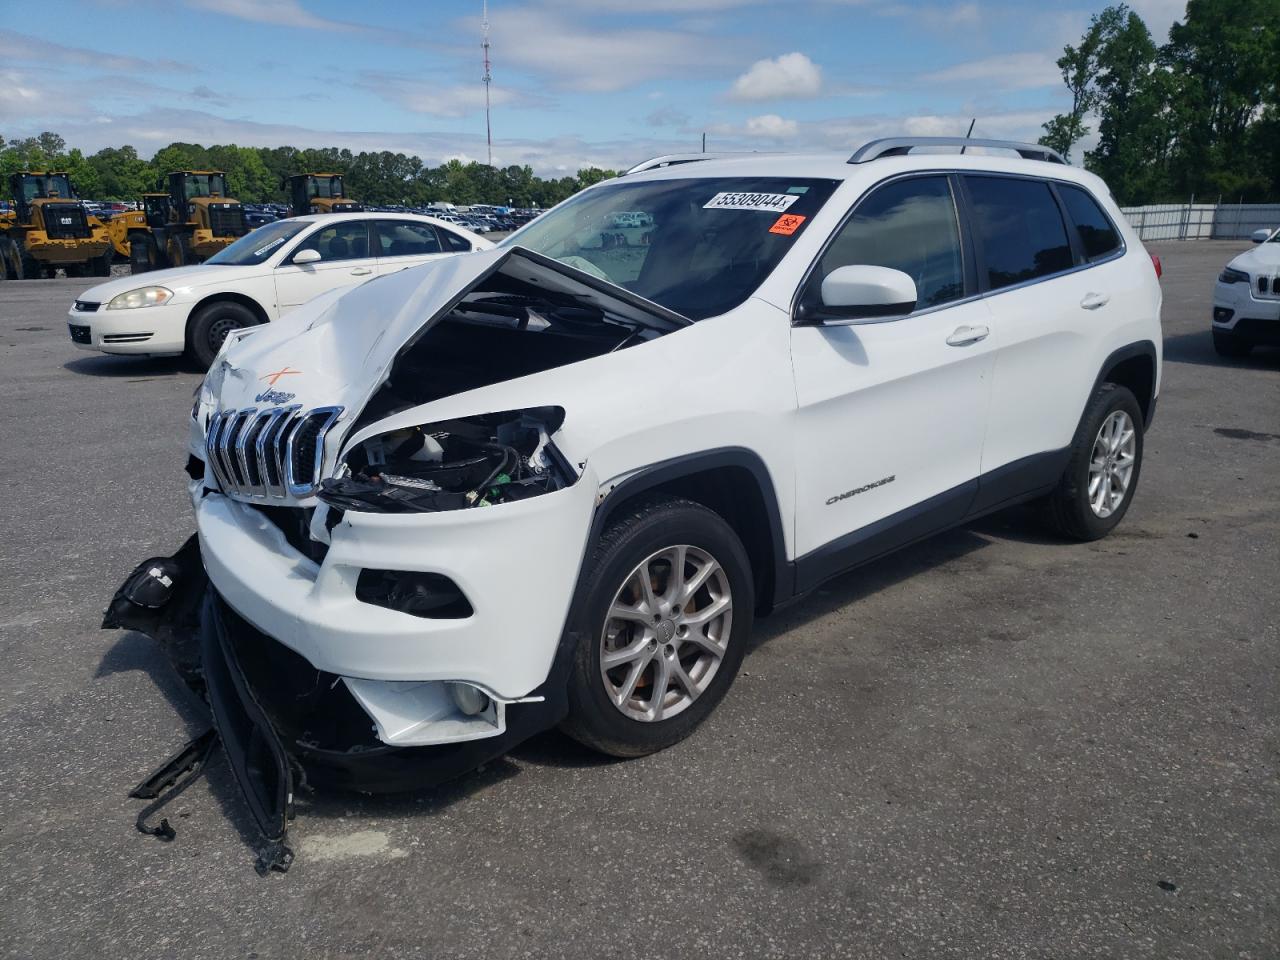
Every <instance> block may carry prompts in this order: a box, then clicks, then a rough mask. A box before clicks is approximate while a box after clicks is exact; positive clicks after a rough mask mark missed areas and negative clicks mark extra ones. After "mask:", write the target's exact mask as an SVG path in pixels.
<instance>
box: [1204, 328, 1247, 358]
mask: <svg viewBox="0 0 1280 960" xmlns="http://www.w3.org/2000/svg"><path fill="white" fill-rule="evenodd" d="M1213 349H1214V352H1216V353H1217V354H1218V356H1220V357H1228V358H1230V359H1232V360H1240V359H1243V358H1244V357H1247V356H1248V355H1249V352H1250V351H1251V350H1253V344H1251V343H1249V342H1248V341H1247V340H1241V339H1240V338H1239V337H1237V336H1236V335H1235V334H1234V333H1227V332H1225V331H1223V330H1215V331H1213Z"/></svg>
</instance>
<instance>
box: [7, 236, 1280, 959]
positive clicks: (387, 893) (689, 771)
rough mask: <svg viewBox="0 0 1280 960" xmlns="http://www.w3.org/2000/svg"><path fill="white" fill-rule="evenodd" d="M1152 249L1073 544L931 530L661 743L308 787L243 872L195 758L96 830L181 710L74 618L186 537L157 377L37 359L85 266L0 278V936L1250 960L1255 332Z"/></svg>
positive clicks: (998, 520) (135, 661) (991, 522)
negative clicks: (1082, 525) (695, 722)
mask: <svg viewBox="0 0 1280 960" xmlns="http://www.w3.org/2000/svg"><path fill="white" fill-rule="evenodd" d="M1152 249H1153V251H1154V252H1158V253H1159V254H1161V256H1162V257H1163V258H1164V263H1165V270H1166V274H1165V281H1164V289H1165V336H1166V340H1165V360H1166V366H1165V384H1164V391H1163V396H1162V398H1161V401H1160V406H1159V412H1158V415H1157V417H1156V422H1155V426H1154V428H1153V430H1152V432H1151V434H1150V435H1149V437H1148V441H1147V450H1146V452H1147V460H1146V464H1145V468H1144V470H1143V474H1142V485H1141V489H1140V491H1139V493H1138V496H1137V499H1136V501H1135V503H1134V506H1133V509H1132V510H1131V511H1130V513H1129V515H1128V517H1127V518H1126V519H1125V521H1124V523H1123V524H1122V525H1121V527H1120V528H1119V530H1118V531H1117V532H1116V533H1115V534H1114V535H1113V536H1112V537H1110V538H1109V539H1107V540H1104V541H1102V542H1099V543H1095V544H1089V545H1076V544H1064V543H1061V542H1055V541H1054V540H1052V539H1051V538H1049V537H1046V536H1044V535H1043V534H1042V533H1041V532H1040V531H1039V530H1038V528H1037V527H1035V526H1034V524H1032V523H1031V522H1030V518H1029V517H1028V516H1027V515H1026V514H1024V513H1023V512H1021V511H1013V512H1010V513H1006V514H1001V515H998V516H996V517H993V518H990V519H988V520H986V521H983V522H982V523H980V524H978V525H976V526H971V527H968V528H965V529H961V530H957V531H955V532H952V533H949V534H946V535H944V536H941V537H938V538H936V539H934V540H932V541H929V542H927V543H924V544H921V545H919V546H916V547H914V548H911V549H909V550H907V551H905V552H902V553H900V554H898V555H896V556H894V557H892V558H890V559H887V560H884V561H881V562H879V563H876V564H874V565H872V566H870V567H868V568H865V569H863V570H861V571H858V572H856V573H854V574H851V575H848V576H845V577H843V578H841V579H839V580H836V581H834V582H832V583H830V584H828V585H827V587H825V588H824V589H822V590H820V591H819V592H818V593H817V594H815V595H814V596H812V597H810V598H809V599H808V600H806V601H804V602H802V603H800V604H798V605H796V606H794V607H792V608H790V609H788V610H787V611H785V612H784V613H782V614H780V615H777V616H775V617H773V618H770V619H769V620H767V621H764V622H763V623H761V624H760V629H759V637H758V643H757V645H756V647H755V649H754V650H753V652H752V653H751V654H750V655H749V657H748V659H747V662H746V664H745V667H744V673H743V674H742V676H741V677H740V679H739V681H738V683H737V684H736V686H735V688H734V689H733V691H732V692H731V693H730V695H729V696H728V698H727V699H726V701H725V702H724V704H723V705H722V706H721V707H720V709H719V710H718V711H717V713H716V714H715V715H714V716H713V717H712V718H711V720H710V721H709V722H708V723H707V724H706V726H705V727H704V728H703V729H702V730H701V731H700V732H699V733H698V734H696V735H695V736H694V737H693V738H691V739H690V740H688V741H686V742H685V743H683V744H681V745H679V746H678V747H676V748H674V749H672V750H669V751H667V752H665V753H662V754H660V755H657V756H653V757H649V758H645V759H642V760H636V761H631V762H625V763H623V762H604V761H601V760H599V759H597V758H595V757H593V756H591V755H589V754H587V753H585V752H584V751H582V750H581V749H579V748H578V747H576V746H574V745H573V744H572V743H570V742H568V741H567V740H565V739H564V738H562V737H560V736H559V735H554V734H553V735H546V736H543V737H540V738H538V739H537V740H535V741H533V742H531V743H529V744H527V745H526V746H525V747H523V748H521V749H520V750H519V751H517V752H516V753H515V754H514V755H513V756H511V757H509V758H507V759H505V760H502V761H499V762H496V763H493V764H490V765H489V766H488V767H487V768H486V769H485V770H483V771H481V772H480V773H477V774H475V775H473V776H471V777H469V778H467V779H466V780H464V781H462V782H460V783H458V784H456V785H453V786H450V787H448V788H445V789H442V790H438V791H435V792H432V793H426V794H422V795H417V796H405V797H399V798H390V799H386V798H383V799H368V798H362V797H359V796H344V795H326V796H321V797H316V798H311V799H309V800H307V801H305V803H304V806H303V809H302V810H301V811H300V814H299V817H298V819H297V821H296V822H295V824H294V827H293V830H292V833H291V838H292V841H293V843H294V845H295V847H296V848H297V850H298V861H297V863H296V865H295V866H294V868H293V870H292V871H291V872H290V873H289V874H288V875H285V876H280V875H274V876H271V877H268V878H265V879H263V878H259V877H258V876H256V875H255V874H254V872H253V869H252V866H251V863H252V859H253V854H252V850H251V848H250V846H249V841H250V840H251V831H250V825H249V822H248V819H247V816H246V815H245V814H244V812H243V811H242V810H241V807H240V801H239V796H238V793H237V791H236V788H235V786H234V784H233V783H232V782H231V779H230V775H229V773H228V771H227V769H226V767H225V765H224V764H223V763H222V762H221V761H219V762H217V763H215V764H214V765H213V767H212V769H211V772H210V776H209V777H208V778H207V779H206V780H203V781H201V782H198V783H197V784H196V785H195V786H194V787H192V788H191V789H190V790H189V791H188V792H187V793H186V794H184V795H183V796H182V797H181V798H180V799H179V800H177V801H176V802H175V803H174V804H173V805H172V806H171V807H170V808H169V811H168V812H169V814H170V817H171V819H172V820H173V822H174V823H175V825H176V827H177V830H178V837H177V839H176V840H175V841H174V842H172V843H168V844H165V843H160V842H158V841H156V840H154V839H151V838H149V837H144V836H142V835H140V834H138V833H137V832H135V830H134V827H133V818H134V816H135V814H136V813H137V810H138V808H139V806H140V804H139V803H138V802H136V801H131V800H128V799H127V798H126V793H127V792H128V790H129V789H130V788H131V787H132V786H133V784H134V783H136V782H137V781H138V780H139V779H140V778H141V777H142V776H143V775H144V774H145V773H146V772H148V771H149V770H150V769H151V768H152V767H153V766H154V765H155V764H156V763H158V762H159V761H161V760H162V759H163V758H164V757H165V756H167V755H168V754H169V753H170V752H171V751H172V750H174V749H175V748H177V747H178V746H179V745H181V744H182V743H183V742H184V741H185V740H186V739H187V738H188V737H189V736H191V735H193V734H194V733H196V732H198V729H197V726H198V723H199V714H198V713H197V712H196V710H194V709H193V704H192V703H191V701H190V700H189V699H188V695H187V694H186V692H185V690H184V688H183V687H182V686H181V685H180V683H179V682H178V681H177V679H176V677H175V676H174V675H173V674H172V673H171V672H170V671H169V669H168V667H167V666H166V664H165V662H164V661H163V659H162V657H161V656H160V655H159V654H158V652H157V651H156V650H155V649H153V647H152V645H151V643H150V642H149V641H147V640H146V639H145V638H143V637H141V636H139V635H137V634H131V633H122V632H103V631H101V630H99V629H98V628H97V625H98V621H99V618H100V617H101V613H102V610H103V608H104V606H105V604H106V601H107V599H108V598H109V597H110V595H111V593H112V591H113V590H114V589H115V588H116V586H117V585H118V584H119V582H120V581H121V579H122V578H123V576H124V574H125V573H126V572H128V570H129V569H130V568H132V566H133V565H134V564H135V563H136V562H137V561H139V560H140V559H141V558H143V557H144V556H147V555H151V554H155V553H167V552H170V550H172V549H173V548H176V547H177V545H178V544H179V543H181V541H182V540H183V539H184V538H185V537H186V536H187V534H188V533H189V531H190V528H191V515H190V509H189V506H188V504H187V503H186V502H185V498H184V493H183V484H182V480H183V477H182V474H181V466H182V463H183V461H184V459H185V457H184V453H183V438H184V436H185V431H186V427H185V420H186V415H187V411H188V409H189V403H190V395H191V391H192V389H193V388H194V387H195V385H196V382H197V379H198V378H197V375H196V374H195V373H193V372H192V371H191V370H189V369H186V368H184V367H183V366H182V364H181V363H179V362H177V361H160V360H147V359H125V358H112V357H103V356H99V355H96V354H88V353H82V352H79V351H77V350H76V349H74V348H73V347H72V345H71V344H70V343H69V342H68V339H67V334H66V327H65V311H66V308H67V306H68V304H69V303H70V301H71V299H72V298H73V297H74V295H75V294H76V293H77V292H78V291H80V290H83V289H84V288H85V287H87V286H88V285H89V283H88V282H87V281H75V280H50V281H32V282H23V283H5V284H3V285H0V451H3V456H2V457H0V484H2V485H3V489H4V490H5V491H6V493H5V496H4V497H3V498H0V651H3V667H4V669H3V671H0V771H2V772H3V786H2V787H0V867H2V869H0V955H3V956H6V957H22V958H34V957H67V956H94V957H136V956H157V957H160V956H173V957H185V958H197V957H210V958H228V957H255V956H257V957H274V956H303V955H306V956H310V957H328V956H338V955H343V956H345V955H377V956H387V957H389V956H397V957H398V956H423V957H426V956H449V957H457V958H462V957H486V958H494V957H504V958H505V957H548V956H566V957H592V958H595V957H637V958H638V957H688V956H691V955H695V954H698V955H703V956H713V955H714V956H751V957H799V956H832V957H836V956H838V957H877V958H883V957H899V956H902V957H920V956H929V957H965V958H973V957H983V958H999V957H1027V956H1044V957H1073V958H1080V957H1126V958H1135V957H1151V958H1161V960H1163V958H1170V957H1231V958H1241V957H1253V958H1263V957H1276V956H1277V954H1280V904H1277V898H1278V895H1280V777H1278V763H1277V761H1278V751H1280V743H1278V732H1280V725H1278V724H1277V716H1278V714H1280V707H1278V705H1277V704H1278V701H1277V694H1278V693H1280V689H1278V688H1280V683H1278V680H1277V668H1278V667H1280V652H1278V650H1277V641H1278V639H1280V638H1278V637H1277V626H1276V624H1277V612H1278V605H1280V604H1278V601H1277V582H1278V579H1277V570H1280V506H1278V505H1277V497H1276V495H1277V488H1278V481H1280V352H1276V351H1271V352H1266V353H1258V354H1256V355H1255V356H1254V357H1253V358H1252V359H1250V360H1248V361H1244V362H1223V361H1220V360H1219V359H1218V358H1217V357H1216V356H1215V355H1214V353H1213V351H1212V348H1211V346H1210V342H1209V333H1208V317H1209V298H1210V294H1211V288H1212V281H1213V277H1214V275H1215V274H1216V273H1217V271H1218V270H1219V269H1220V268H1221V266H1222V264H1224V263H1225V262H1226V261H1227V259H1228V258H1229V257H1230V256H1232V255H1234V254H1235V253H1236V252H1238V251H1239V250H1240V249H1243V245H1242V244H1235V243H1185V244H1180V245H1179V244H1155V245H1153V246H1152Z"/></svg>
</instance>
